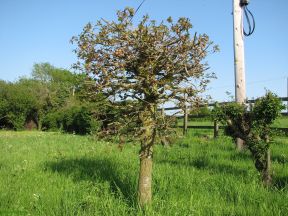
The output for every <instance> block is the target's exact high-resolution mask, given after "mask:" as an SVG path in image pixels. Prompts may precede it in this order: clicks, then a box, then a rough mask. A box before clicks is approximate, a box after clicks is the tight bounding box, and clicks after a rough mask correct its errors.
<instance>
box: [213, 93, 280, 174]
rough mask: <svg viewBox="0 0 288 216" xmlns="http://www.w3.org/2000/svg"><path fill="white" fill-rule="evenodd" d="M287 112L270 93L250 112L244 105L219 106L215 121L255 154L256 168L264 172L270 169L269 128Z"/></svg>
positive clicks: (214, 112) (215, 112)
mask: <svg viewBox="0 0 288 216" xmlns="http://www.w3.org/2000/svg"><path fill="white" fill-rule="evenodd" d="M283 108H284V106H283V105H282V102H281V100H280V99H278V98H277V96H276V95H275V94H273V93H271V92H267V93H266V95H265V96H264V97H262V98H260V99H258V100H257V101H256V102H255V105H254V108H253V109H252V110H248V109H247V107H246V106H245V105H244V104H237V103H228V104H224V105H222V106H216V107H215V109H214V110H213V114H214V118H215V120H217V121H220V122H221V123H223V124H224V125H226V126H227V127H226V129H225V133H226V134H227V135H229V136H232V137H233V138H241V139H242V140H244V141H245V143H246V146H247V148H248V149H249V150H250V152H251V153H252V156H253V158H254V161H255V167H256V168H257V170H258V171H260V172H262V174H263V172H265V171H267V169H268V168H269V163H270V162H269V158H268V157H269V156H268V154H269V153H268V151H269V136H270V135H271V132H270V128H269V127H270V125H271V124H272V123H273V121H274V120H275V119H276V118H277V117H278V116H279V115H280V112H281V110H282V109H283Z"/></svg>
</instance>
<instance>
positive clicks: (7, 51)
mask: <svg viewBox="0 0 288 216" xmlns="http://www.w3.org/2000/svg"><path fill="white" fill-rule="evenodd" d="M141 1H142V0H105V1H104V0H81V1H80V0H25V1H23V0H0V79H2V80H8V81H15V80H17V79H18V78H19V77H20V76H29V74H30V73H31V70H32V67H33V64H34V63H40V62H50V63H51V64H53V65H55V66H56V67H62V68H67V69H69V68H70V67H71V65H72V64H73V63H74V62H75V61H76V56H75V54H74V53H73V52H72V50H73V48H74V47H73V45H72V44H70V43H69V40H70V39H71V37H72V36H74V35H77V34H79V33H80V32H81V30H82V28H83V26H84V25H85V24H86V23H87V22H94V21H96V20H97V19H99V18H101V17H103V18H105V19H108V20H111V19H115V17H116V16H115V13H116V11H117V10H118V9H123V8H124V7H125V6H131V7H135V8H136V7H137V6H138V5H139V4H140V3H141ZM249 9H250V10H251V11H252V13H253V14H254V16H255V19H256V29H255V33H254V34H253V35H252V36H250V37H248V38H246V39H245V55H246V56H245V60H246V82H247V96H248V97H249V98H251V97H258V96H261V95H263V94H264V93H265V88H266V89H270V90H272V91H273V92H275V93H277V94H278V95H279V96H286V94H287V89H286V88H287V85H286V77H287V76H288V42H287V39H288V25H287V22H288V13H287V9H288V1H287V0H275V1H268V0H261V1H260V0H250V5H249ZM231 12H232V0H221V1H215V0H200V1H199V0H198V1H196V0H177V1H176V0H146V2H145V3H144V4H143V6H142V7H141V9H140V10H139V12H138V13H137V15H136V17H135V19H134V21H135V22H137V20H139V19H140V18H141V17H142V16H143V15H144V14H146V13H148V14H149V15H150V17H151V18H153V19H156V20H159V21H160V20H163V19H166V18H167V17H168V16H172V17H173V18H174V19H176V18H178V17H181V16H185V17H188V18H190V19H191V22H192V24H193V26H194V28H193V30H194V31H197V32H199V33H207V34H208V35H209V36H210V39H211V40H213V41H214V42H215V43H216V44H218V45H219V46H220V52H219V53H216V54H213V55H211V56H209V57H208V59H207V60H208V62H209V64H210V67H211V71H213V72H215V73H216V75H217V77H218V79H217V80H213V81H212V83H211V84H210V90H209V91H208V93H209V94H210V95H211V96H212V98H213V99H214V100H221V101H222V100H226V99H227V98H228V97H227V95H226V93H225V92H226V91H229V92H231V93H232V95H234V65H233V62H234V60H233V32H232V29H233V26H232V14H231Z"/></svg>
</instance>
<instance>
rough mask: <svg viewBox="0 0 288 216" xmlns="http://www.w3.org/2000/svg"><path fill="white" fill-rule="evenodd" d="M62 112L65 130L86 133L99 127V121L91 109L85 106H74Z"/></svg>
mask: <svg viewBox="0 0 288 216" xmlns="http://www.w3.org/2000/svg"><path fill="white" fill-rule="evenodd" d="M62 113H63V114H64V115H63V130H64V131H66V132H69V133H76V134H82V135H84V134H88V133H91V132H93V131H95V130H96V129H97V128H98V127H99V126H98V125H99V124H97V121H96V120H93V117H92V114H91V111H90V110H89V109H88V108H87V107H85V106H72V107H69V108H68V109H65V110H64V112H62Z"/></svg>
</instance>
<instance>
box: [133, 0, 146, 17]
mask: <svg viewBox="0 0 288 216" xmlns="http://www.w3.org/2000/svg"><path fill="white" fill-rule="evenodd" d="M145 1H146V0H143V1H142V2H141V4H140V5H139V6H138V7H137V9H136V11H135V13H134V15H133V17H134V16H135V15H136V14H137V12H138V10H139V9H140V8H141V6H142V5H143V3H144V2H145ZM133 17H131V19H130V22H131V21H132V19H133Z"/></svg>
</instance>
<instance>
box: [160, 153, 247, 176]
mask: <svg viewBox="0 0 288 216" xmlns="http://www.w3.org/2000/svg"><path fill="white" fill-rule="evenodd" d="M158 163H169V164H170V165H173V166H179V165H180V166H191V167H195V168H196V169H198V170H207V171H210V172H211V173H215V174H229V175H233V176H239V177H240V176H241V177H245V176H247V175H248V171H247V170H246V169H240V168H237V167H234V166H231V165H228V164H223V163H215V162H211V161H210V160H209V158H207V157H197V158H194V159H190V160H181V161H180V160H172V161H170V160H158Z"/></svg>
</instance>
